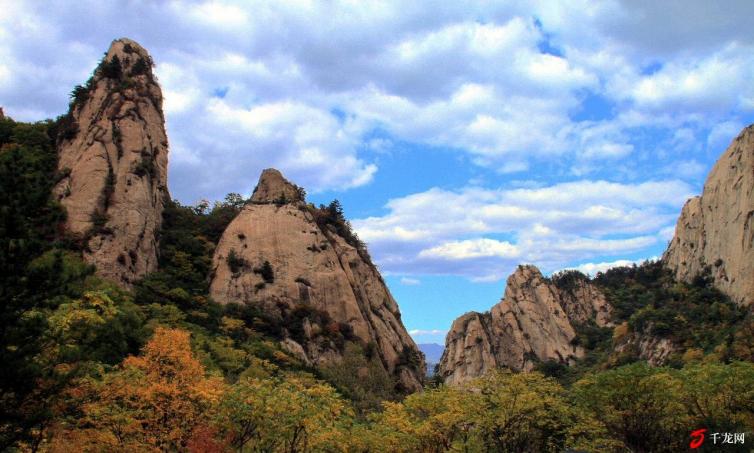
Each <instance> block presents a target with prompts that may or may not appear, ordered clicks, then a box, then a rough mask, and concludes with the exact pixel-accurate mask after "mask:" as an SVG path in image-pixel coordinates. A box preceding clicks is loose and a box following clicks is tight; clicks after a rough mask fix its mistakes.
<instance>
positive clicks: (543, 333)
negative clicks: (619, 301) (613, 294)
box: [439, 265, 610, 385]
mask: <svg viewBox="0 0 754 453" xmlns="http://www.w3.org/2000/svg"><path fill="white" fill-rule="evenodd" d="M609 317H610V308H609V305H608V303H607V301H606V300H605V296H604V295H603V294H602V292H601V291H600V290H599V289H597V288H596V287H594V286H593V285H592V284H591V283H589V281H588V280H586V279H584V278H579V277H576V276H574V275H570V277H568V282H567V284H566V283H564V282H553V281H552V280H550V279H546V278H545V277H543V276H542V274H541V273H540V271H539V270H538V269H537V268H536V267H534V266H530V265H527V266H519V267H518V268H517V269H516V271H515V272H514V273H513V274H512V275H511V276H510V277H508V282H507V285H506V288H505V295H504V297H503V300H502V301H500V303H498V304H497V305H495V306H494V307H492V309H491V310H490V311H489V312H488V313H474V312H472V313H466V314H465V315H463V316H461V317H460V318H458V319H456V320H455V321H454V322H453V325H452V327H451V329H450V331H449V332H448V335H447V337H446V339H445V352H444V353H443V356H442V359H441V360H440V365H439V373H440V376H441V377H442V378H443V379H444V381H445V383H446V384H450V385H457V384H461V383H463V382H466V381H468V380H470V379H473V378H476V377H479V376H481V375H483V374H484V373H486V372H487V371H488V370H490V369H493V368H497V367H506V368H509V369H511V370H515V371H529V370H531V369H532V368H533V367H534V365H535V364H536V363H537V362H539V361H548V360H555V361H558V362H561V363H566V364H568V363H572V362H573V361H574V359H576V358H578V357H581V356H582V355H583V354H584V351H583V349H582V348H581V347H580V346H577V345H574V344H573V340H574V338H575V337H576V331H575V329H574V325H576V324H580V323H585V322H589V321H590V320H591V321H594V322H595V323H597V324H598V325H600V326H605V325H609Z"/></svg>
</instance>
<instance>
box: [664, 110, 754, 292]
mask: <svg viewBox="0 0 754 453" xmlns="http://www.w3.org/2000/svg"><path fill="white" fill-rule="evenodd" d="M663 261H664V263H665V264H666V265H667V266H668V267H669V268H670V269H672V270H673V272H674V273H675V277H676V279H678V280H681V281H686V282H691V281H692V280H693V279H694V277H696V276H697V275H699V274H701V273H703V272H704V271H705V268H708V269H709V271H710V272H711V275H712V277H713V279H714V283H715V286H717V288H718V289H720V290H721V291H722V292H724V293H726V294H727V295H728V296H730V297H731V298H732V299H733V300H734V301H736V302H737V303H739V304H741V305H751V304H752V303H753V302H754V125H752V126H749V127H747V128H746V129H744V130H743V131H742V132H741V133H740V134H739V136H738V137H737V138H736V139H735V140H733V143H731V145H730V146H729V147H728V149H727V150H726V151H725V152H724V153H723V155H722V156H721V157H720V159H719V160H718V161H717V163H715V166H714V167H713V168H712V171H711V172H710V173H709V175H708V176H707V181H706V182H705V183H704V190H703V192H702V195H701V196H698V197H694V198H692V199H690V200H689V201H688V202H686V205H685V206H684V207H683V210H682V211H681V216H680V217H679V218H678V223H677V224H676V228H675V236H674V237H673V239H672V241H671V242H670V245H669V246H668V249H667V251H666V252H665V254H664V256H663Z"/></svg>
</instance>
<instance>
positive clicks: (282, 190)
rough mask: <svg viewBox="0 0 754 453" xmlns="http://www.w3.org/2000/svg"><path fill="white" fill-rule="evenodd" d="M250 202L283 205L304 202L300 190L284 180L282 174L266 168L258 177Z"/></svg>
mask: <svg viewBox="0 0 754 453" xmlns="http://www.w3.org/2000/svg"><path fill="white" fill-rule="evenodd" d="M251 201H252V202H253V203H278V204H285V203H291V202H297V201H304V196H303V191H302V189H301V188H300V187H298V186H297V185H295V184H292V183H291V182H290V181H288V180H287V179H285V178H284V177H283V174H282V173H280V172H279V171H278V170H276V169H274V168H267V169H265V170H264V171H262V175H261V176H260V177H259V183H258V184H257V186H256V188H255V189H254V193H253V194H252V195H251Z"/></svg>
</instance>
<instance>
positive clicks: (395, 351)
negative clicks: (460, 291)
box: [210, 169, 425, 391]
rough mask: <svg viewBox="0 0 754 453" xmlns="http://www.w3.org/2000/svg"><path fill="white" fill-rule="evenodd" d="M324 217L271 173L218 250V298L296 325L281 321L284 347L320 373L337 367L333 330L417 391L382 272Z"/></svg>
mask: <svg viewBox="0 0 754 453" xmlns="http://www.w3.org/2000/svg"><path fill="white" fill-rule="evenodd" d="M318 215H321V212H320V211H318V210H317V209H315V208H313V206H311V205H307V204H306V203H305V201H304V196H303V191H302V190H301V189H300V188H299V187H297V186H295V185H293V184H291V183H290V182H288V181H287V180H286V179H285V178H284V177H283V176H282V175H281V174H280V172H279V171H277V170H274V169H267V170H265V171H264V172H263V173H262V175H261V177H260V179H259V184H258V185H257V188H256V189H255V191H254V194H253V195H252V197H251V201H250V202H249V203H248V204H247V205H246V206H245V207H244V208H243V210H242V211H241V213H240V214H239V215H238V216H237V217H236V218H235V219H234V220H233V221H232V222H231V223H230V225H229V226H228V227H227V229H226V231H225V233H224V234H223V236H222V238H221V239H220V242H219V243H218V246H217V248H216V250H215V254H214V258H213V269H214V271H213V276H212V282H211V286H210V294H211V296H212V298H213V299H214V300H216V301H218V302H220V303H223V304H227V303H231V302H235V303H241V304H252V305H255V306H259V307H262V308H263V310H264V312H265V313H267V314H268V315H272V316H275V317H277V318H278V319H280V320H291V319H294V321H292V323H290V324H289V325H286V324H283V328H284V329H285V333H284V336H285V338H284V339H283V340H282V341H281V344H282V346H283V347H284V348H286V349H287V350H288V351H290V352H291V353H293V354H294V355H296V356H297V357H299V358H300V359H301V360H302V361H304V362H306V363H309V364H311V365H314V366H323V365H332V364H337V363H338V361H339V360H340V359H341V358H342V357H341V355H342V353H343V351H342V346H341V345H337V344H336V343H335V342H334V341H333V340H332V338H333V336H332V335H330V334H328V332H332V331H333V330H335V331H339V332H340V333H342V334H346V336H350V337H351V338H352V339H353V340H356V341H358V342H360V343H361V344H362V346H363V347H364V348H365V349H371V350H373V351H374V353H376V354H377V356H378V357H379V359H380V362H381V363H382V365H383V367H384V369H385V370H386V371H387V372H388V373H390V374H391V375H392V376H393V377H394V378H395V379H396V380H397V381H398V382H400V385H401V386H402V387H403V389H404V390H407V391H416V390H419V389H420V388H421V383H422V380H423V376H424V367H425V365H424V360H423V355H422V354H421V353H420V352H419V350H418V348H417V346H416V344H415V343H414V341H413V340H412V339H411V337H410V336H409V335H408V332H407V331H406V329H405V327H404V326H403V324H402V322H401V317H400V312H399V310H398V305H397V303H396V302H395V300H394V299H393V297H392V296H391V295H390V292H389V291H388V289H387V286H386V285H385V283H384V281H383V280H382V277H381V276H380V274H379V272H378V270H377V269H376V267H375V266H374V265H373V264H372V263H371V261H369V259H368V255H366V251H365V249H363V246H361V245H360V244H359V243H356V242H354V241H353V240H350V241H349V239H348V237H347V234H345V233H342V234H341V233H339V231H338V229H339V224H337V223H328V222H326V221H322V220H321V219H320V221H318V219H317V218H316V216H318ZM299 324H300V325H299Z"/></svg>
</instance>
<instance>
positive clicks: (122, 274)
mask: <svg viewBox="0 0 754 453" xmlns="http://www.w3.org/2000/svg"><path fill="white" fill-rule="evenodd" d="M72 97H73V100H72V102H71V108H70V111H69V113H68V115H67V116H66V117H64V120H63V121H62V126H61V129H62V130H61V133H60V136H59V137H58V152H59V164H58V171H59V174H60V175H61V177H62V179H61V180H60V182H59V183H58V184H57V185H56V187H55V190H54V192H55V194H56V196H57V197H58V199H59V200H60V202H61V203H62V204H63V206H65V208H66V210H67V213H68V218H67V222H66V227H67V229H68V230H69V231H70V232H71V233H73V234H74V235H76V236H78V237H79V238H80V239H81V240H82V242H83V247H84V250H85V252H84V258H85V259H86V260H87V261H88V262H89V263H92V264H94V265H95V266H96V268H97V273H98V274H99V275H101V276H103V277H106V278H109V279H112V280H114V281H116V282H118V283H119V284H121V285H123V286H126V287H128V286H130V284H131V283H132V282H133V281H134V280H136V279H138V278H140V277H142V276H144V275H145V274H146V273H148V272H150V271H152V270H154V269H155V268H156V266H157V251H158V245H157V239H156V236H155V233H156V232H157V231H158V230H159V228H160V225H161V222H162V210H163V204H164V201H165V199H166V197H168V192H167V164H168V141H167V137H166V135H165V126H164V118H163V113H162V92H161V90H160V87H159V85H158V84H157V82H156V81H155V78H154V76H153V74H152V59H151V58H150V56H149V54H148V53H147V51H146V50H144V49H143V48H142V47H141V46H140V45H139V44H137V43H136V42H134V41H131V40H129V39H125V38H124V39H118V40H115V41H113V43H112V44H111V46H110V49H109V50H108V51H107V54H106V55H105V57H104V59H103V60H102V62H101V63H100V65H99V67H98V68H97V69H96V71H95V73H94V75H93V76H92V78H91V79H90V80H89V81H88V82H87V83H86V85H85V86H78V87H76V89H75V90H74V92H73V94H72Z"/></svg>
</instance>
